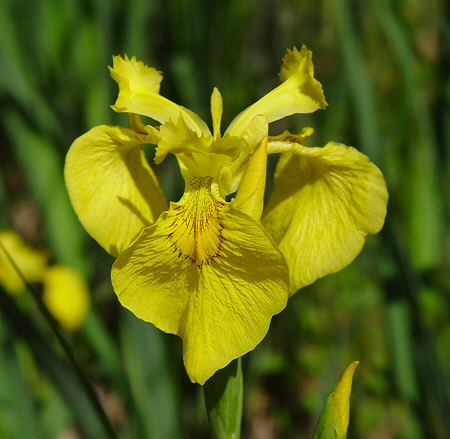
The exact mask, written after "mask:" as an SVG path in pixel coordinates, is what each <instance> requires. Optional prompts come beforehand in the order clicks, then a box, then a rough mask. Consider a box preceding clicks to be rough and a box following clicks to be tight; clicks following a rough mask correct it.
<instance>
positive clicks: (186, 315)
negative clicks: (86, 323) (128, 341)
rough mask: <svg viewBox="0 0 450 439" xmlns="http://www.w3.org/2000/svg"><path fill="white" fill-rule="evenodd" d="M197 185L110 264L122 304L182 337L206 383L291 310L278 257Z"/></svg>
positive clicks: (192, 368)
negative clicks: (272, 323) (280, 316)
mask: <svg viewBox="0 0 450 439" xmlns="http://www.w3.org/2000/svg"><path fill="white" fill-rule="evenodd" d="M210 183H211V182H210V181H207V180H201V181H199V180H198V181H197V182H196V183H195V184H198V186H197V188H196V189H195V190H191V193H190V195H189V199H185V202H182V201H183V199H182V200H181V201H180V202H179V203H173V204H172V207H171V208H170V209H169V211H168V212H167V213H165V214H163V215H162V216H161V218H160V220H158V222H157V223H156V224H155V225H154V226H151V227H148V228H146V229H145V230H144V231H143V233H142V234H141V236H140V237H139V238H138V239H137V240H136V242H135V243H134V244H133V245H132V246H131V247H130V248H129V249H127V250H125V251H124V252H123V253H122V254H121V255H120V256H119V258H118V259H117V261H116V262H115V264H114V266H113V271H112V281H113V286H114V290H115V291H116V293H117V295H118V297H119V300H120V301H121V303H122V305H124V306H125V307H126V308H128V309H130V310H131V311H132V312H133V313H134V314H136V316H138V317H139V318H141V319H143V320H146V321H148V322H151V323H153V324H154V325H155V326H157V327H158V328H160V329H162V330H163V331H166V332H170V333H174V334H177V335H179V336H180V337H181V338H182V339H183V352H184V363H185V367H186V370H187V373H188V375H189V377H190V379H191V380H192V381H193V382H198V383H200V384H203V383H204V382H205V381H206V380H207V379H208V378H209V377H211V376H212V375H213V374H214V373H215V372H216V371H217V370H218V369H221V368H223V367H225V366H226V365H227V364H228V363H229V362H230V361H232V360H233V359H235V358H238V357H240V356H242V355H244V354H245V353H247V352H248V351H250V350H252V349H253V348H254V347H255V346H256V345H257V344H258V343H259V342H260V341H261V340H262V339H263V337H264V336H265V335H266V333H267V331H268V328H269V325H270V321H271V318H272V316H273V315H275V314H277V313H279V312H281V311H282V310H283V309H284V307H285V306H286V302H287V298H288V291H289V279H288V271H287V266H286V263H285V261H284V258H283V256H282V254H281V252H280V251H279V250H278V249H277V247H276V246H275V245H274V243H273V241H272V239H271V238H270V237H269V235H268V234H267V233H266V232H265V231H264V229H263V228H262V227H261V226H260V225H259V224H258V223H257V222H255V221H254V220H252V219H251V218H250V217H248V216H247V215H245V214H244V213H242V212H241V211H240V210H238V209H236V208H235V207H234V205H233V204H231V205H226V204H225V202H224V201H223V200H220V199H219V198H218V197H217V195H218V194H217V193H215V192H214V191H208V185H210Z"/></svg>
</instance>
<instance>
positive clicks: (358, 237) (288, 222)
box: [262, 142, 388, 294]
mask: <svg viewBox="0 0 450 439" xmlns="http://www.w3.org/2000/svg"><path fill="white" fill-rule="evenodd" d="M277 148H278V152H284V151H291V153H287V154H283V155H282V156H281V158H280V161H279V163H278V166H277V169H276V173H275V190H274V192H273V194H272V196H271V198H270V200H269V203H268V205H267V208H266V210H265V212H264V213H263V219H262V221H263V225H264V227H265V228H266V229H267V230H268V231H269V233H270V234H271V236H272V237H273V238H274V240H275V242H277V243H278V245H279V247H280V249H281V251H282V252H283V254H284V256H285V258H286V261H287V263H288V265H289V271H290V277H291V293H292V294H293V293H295V292H296V291H297V290H298V289H299V288H301V287H304V286H305V285H308V284H311V283H312V282H314V281H315V280H316V279H318V278H320V277H322V276H325V275H327V274H330V273H334V272H337V271H339V270H341V269H342V268H344V267H345V266H346V265H348V264H349V263H350V262H351V261H352V260H353V259H354V258H355V257H356V255H357V254H358V253H359V252H360V251H361V249H362V247H363V245H364V240H365V236H366V235H368V234H374V233H377V232H378V231H379V230H380V229H381V227H382V226H383V223H384V218H385V216H386V205H387V199H388V193H387V189H386V184H385V181H384V179H383V175H382V174H381V172H380V170H379V169H378V168H377V167H376V166H375V165H374V164H373V163H372V162H370V160H369V159H368V158H367V157H366V156H365V155H363V154H361V153H360V152H358V151H357V150H356V149H354V148H351V147H347V146H345V145H341V144H336V143H328V144H327V145H326V146H325V147H323V148H308V147H305V146H302V145H300V144H290V143H288V142H274V143H273V144H271V147H270V150H271V152H276V151H277Z"/></svg>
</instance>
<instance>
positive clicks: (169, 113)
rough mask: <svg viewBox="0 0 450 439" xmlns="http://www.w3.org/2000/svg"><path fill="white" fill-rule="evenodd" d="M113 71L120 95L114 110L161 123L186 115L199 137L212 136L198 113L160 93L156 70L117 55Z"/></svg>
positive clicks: (187, 121)
mask: <svg viewBox="0 0 450 439" xmlns="http://www.w3.org/2000/svg"><path fill="white" fill-rule="evenodd" d="M110 72H111V76H112V78H113V79H114V80H115V81H116V82H117V84H118V85H119V96H118V97H117V100H116V102H115V104H114V105H113V107H112V108H113V110H114V111H117V112H119V113H123V112H125V113H136V114H140V115H141V116H147V117H151V118H152V119H155V120H157V121H158V122H160V123H164V122H166V121H169V120H173V121H177V120H178V118H179V117H180V115H182V116H183V118H184V119H185V121H186V123H187V124H188V126H189V127H190V128H191V129H193V130H194V131H195V132H196V133H197V134H199V135H200V134H202V133H204V134H210V131H209V128H208V126H207V125H206V124H205V122H203V120H202V119H201V118H200V117H198V116H197V115H196V114H195V113H194V112H192V111H190V110H188V109H187V108H184V107H182V106H181V105H178V104H175V103H174V102H172V101H170V100H169V99H167V98H165V97H163V96H161V95H160V94H159V83H160V82H161V80H162V75H161V73H160V72H158V71H157V70H155V69H154V68H152V67H147V66H146V65H144V64H143V63H142V62H138V61H136V59H135V58H131V59H128V58H127V57H125V58H122V57H120V56H115V57H114V65H113V67H112V68H111V67H110Z"/></svg>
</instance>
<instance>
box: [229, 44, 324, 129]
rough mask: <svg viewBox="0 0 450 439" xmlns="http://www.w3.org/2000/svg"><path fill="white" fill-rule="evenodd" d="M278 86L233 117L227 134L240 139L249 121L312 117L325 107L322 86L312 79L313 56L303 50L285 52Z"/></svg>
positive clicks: (305, 49)
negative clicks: (260, 118)
mask: <svg viewBox="0 0 450 439" xmlns="http://www.w3.org/2000/svg"><path fill="white" fill-rule="evenodd" d="M280 77H281V80H282V81H284V82H283V83H282V84H281V85H279V86H278V87H276V88H275V89H273V90H272V91H271V92H269V93H268V94H266V95H265V96H263V97H262V98H261V99H260V100H259V101H257V102H255V103H254V104H253V105H251V106H250V107H248V108H247V109H245V110H244V111H243V112H242V113H240V114H239V115H238V116H236V117H235V119H234V120H233V121H232V122H231V124H230V126H229V127H228V129H227V131H226V132H227V133H229V134H231V135H234V136H241V135H242V134H243V133H244V131H245V129H246V127H247V126H248V124H249V123H250V121H251V120H252V119H253V118H254V117H255V116H258V115H263V116H266V117H267V120H268V121H269V123H270V122H274V121H276V120H279V119H282V118H284V117H287V116H290V115H292V114H297V113H312V112H314V111H316V110H318V109H319V108H322V109H324V108H325V107H326V105H327V103H326V101H325V96H324V94H323V90H322V85H321V84H320V82H319V81H317V80H316V79H314V67H313V63H312V52H311V51H310V50H308V49H307V48H306V47H305V46H303V47H302V50H301V51H300V52H299V51H298V50H297V49H296V48H294V49H293V50H292V51H288V53H287V55H286V56H285V58H284V60H283V66H282V68H281V73H280Z"/></svg>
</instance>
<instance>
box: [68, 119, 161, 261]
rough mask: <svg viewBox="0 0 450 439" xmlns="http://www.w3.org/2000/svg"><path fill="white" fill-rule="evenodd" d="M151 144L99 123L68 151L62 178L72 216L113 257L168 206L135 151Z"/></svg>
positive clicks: (142, 137) (147, 139)
mask: <svg viewBox="0 0 450 439" xmlns="http://www.w3.org/2000/svg"><path fill="white" fill-rule="evenodd" d="M154 142H155V139H154V138H153V137H152V136H151V135H145V134H138V133H136V132H134V131H133V130H130V129H127V128H121V127H113V126H106V125H103V126H98V127H95V128H93V129H91V130H90V131H88V132H87V133H85V134H83V135H82V136H81V137H79V138H78V139H76V140H75V141H74V142H73V144H72V146H71V147H70V149H69V152H68V153H67V157H66V165H65V169H64V175H65V180H66V185H67V190H68V193H69V197H70V200H71V202H72V205H73V207H74V209H75V212H76V213H77V215H78V217H79V219H80V221H81V223H82V224H83V226H84V228H85V229H86V230H87V232H88V233H89V234H90V235H91V236H92V237H93V238H94V239H95V240H96V241H97V242H98V243H99V244H100V245H101V246H102V247H103V248H104V249H105V250H106V251H107V252H109V253H110V254H111V255H113V256H117V255H118V254H119V253H120V252H121V251H123V250H124V249H125V248H127V247H128V246H129V245H130V244H131V242H132V241H133V240H134V239H135V238H136V236H137V235H138V234H139V232H140V231H141V230H142V229H143V228H144V227H146V226H149V225H150V224H152V223H153V222H154V221H155V220H156V218H158V216H159V215H160V214H161V212H163V211H164V210H165V209H166V208H167V204H166V201H165V198H164V196H163V194H162V192H161V189H160V187H159V184H158V181H157V179H156V177H155V175H154V173H153V171H152V169H151V168H150V166H149V165H148V164H147V161H146V159H145V156H144V153H143V151H142V149H141V147H140V145H141V144H144V143H154Z"/></svg>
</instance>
